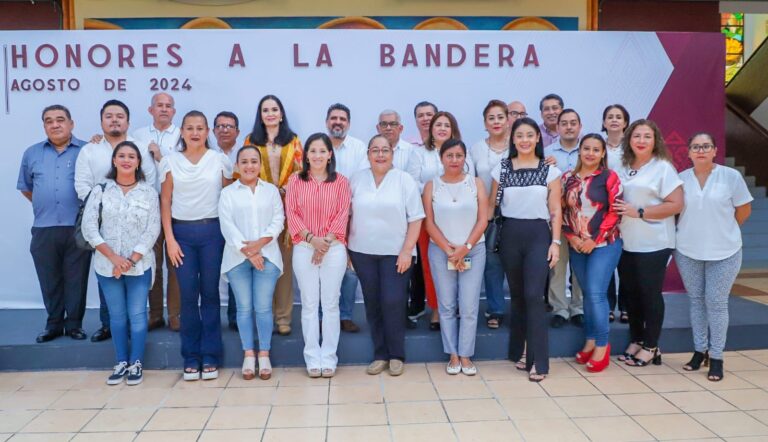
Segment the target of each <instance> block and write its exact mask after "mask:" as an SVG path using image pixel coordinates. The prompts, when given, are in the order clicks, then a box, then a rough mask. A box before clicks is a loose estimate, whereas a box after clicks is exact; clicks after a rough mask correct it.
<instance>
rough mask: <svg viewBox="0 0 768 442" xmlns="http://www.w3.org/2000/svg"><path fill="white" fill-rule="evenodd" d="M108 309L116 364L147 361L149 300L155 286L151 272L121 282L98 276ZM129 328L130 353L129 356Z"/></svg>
mask: <svg viewBox="0 0 768 442" xmlns="http://www.w3.org/2000/svg"><path fill="white" fill-rule="evenodd" d="M96 278H97V279H98V281H99V287H101V288H102V290H103V291H104V299H105V301H106V303H105V304H106V305H107V308H108V309H109V327H110V329H111V330H112V343H113V345H114V346H115V356H116V362H118V363H120V362H123V361H125V362H128V363H131V364H132V363H134V362H136V361H137V360H143V359H144V345H145V341H146V338H147V296H148V295H149V288H150V287H151V286H152V272H151V271H146V272H144V274H143V275H140V276H128V275H123V276H121V277H120V278H119V279H118V278H113V277H107V276H101V275H98V274H97V275H96ZM128 324H130V333H131V346H130V347H131V349H130V356H129V354H128Z"/></svg>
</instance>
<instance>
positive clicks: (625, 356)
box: [618, 342, 643, 362]
mask: <svg viewBox="0 0 768 442" xmlns="http://www.w3.org/2000/svg"><path fill="white" fill-rule="evenodd" d="M632 345H637V346H638V347H640V348H639V349H638V350H637V351H640V350H642V349H643V343H642V342H630V343H629V346H627V350H624V353H622V354H621V355H620V356H619V358H618V359H619V360H620V361H621V362H626V361H628V360H630V359H632V356H634V355H635V353H637V351H636V352H635V353H630V352H629V351H628V350H629V347H631V346H632Z"/></svg>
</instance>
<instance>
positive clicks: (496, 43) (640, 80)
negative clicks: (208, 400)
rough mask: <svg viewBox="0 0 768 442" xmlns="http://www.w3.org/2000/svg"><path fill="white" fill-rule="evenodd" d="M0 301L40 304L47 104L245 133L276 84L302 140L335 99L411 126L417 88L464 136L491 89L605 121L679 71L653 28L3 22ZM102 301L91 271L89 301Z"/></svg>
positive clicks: (359, 126) (90, 125)
mask: <svg viewBox="0 0 768 442" xmlns="http://www.w3.org/2000/svg"><path fill="white" fill-rule="evenodd" d="M0 46H2V57H3V58H2V66H3V71H2V76H3V87H2V95H0V109H1V112H0V131H1V133H2V137H3V139H4V140H5V141H4V142H3V144H4V147H5V152H6V156H5V159H4V161H2V162H0V170H2V173H1V175H0V176H2V185H0V206H1V207H2V208H3V209H2V211H3V213H4V214H5V215H4V216H3V221H2V229H3V234H2V235H0V245H1V246H2V247H0V250H2V251H3V252H2V253H0V308H41V307H42V300H41V296H40V289H39V286H38V282H37V277H36V275H35V270H34V267H33V264H32V259H31V256H30V254H29V241H30V227H31V225H32V209H31V206H30V204H29V202H28V201H27V200H26V199H24V198H23V197H22V195H21V194H20V193H19V192H18V191H16V190H15V189H16V180H17V176H18V168H19V164H20V161H21V156H22V153H23V152H24V150H25V149H26V148H27V147H28V146H30V145H31V144H33V143H36V142H39V141H41V140H43V139H44V137H45V135H44V132H43V127H42V123H41V119H40V112H41V110H42V109H43V108H44V107H45V106H47V105H50V104H63V105H65V106H67V107H68V108H69V109H70V110H71V111H72V115H73V119H74V121H75V135H76V136H77V137H79V138H81V139H86V140H87V139H89V138H90V137H91V135H93V134H96V133H100V132H101V130H100V124H99V109H100V107H101V105H102V104H103V103H104V102H105V101H106V100H108V99H112V98H117V99H119V100H122V101H124V102H125V103H126V104H127V105H128V106H129V108H130V109H131V131H133V130H135V129H137V128H139V127H142V126H146V125H148V124H150V122H151V120H150V116H149V114H148V112H147V107H148V106H149V104H150V98H151V96H152V94H154V93H156V92H161V91H165V92H168V93H170V94H171V95H172V96H173V97H174V98H175V101H176V109H177V114H176V121H175V122H176V123H177V124H179V123H180V119H181V116H182V115H183V114H184V113H185V112H187V111H189V110H192V109H197V110H201V111H203V112H204V113H205V114H206V115H208V117H209V122H211V121H210V119H212V118H213V116H214V115H215V114H216V113H217V112H219V111H222V110H229V111H233V112H235V113H236V114H237V115H238V116H239V117H240V126H241V141H242V139H243V138H244V137H245V135H247V134H248V133H249V132H250V128H251V127H252V125H253V121H254V118H255V108H256V105H257V103H258V101H259V99H260V98H261V97H262V96H264V95H266V94H275V95H277V96H278V97H280V98H281V99H282V101H283V104H284V105H285V108H286V114H287V117H288V120H289V121H290V124H291V126H292V128H293V129H294V131H295V132H297V133H298V134H299V136H300V138H301V139H302V140H304V139H305V138H306V137H307V136H308V135H309V134H310V133H312V132H316V131H324V130H325V123H324V120H325V115H326V109H327V108H328V106H329V105H331V104H333V103H336V102H341V103H344V104H346V105H347V106H349V108H350V109H351V111H352V115H351V128H350V134H351V135H353V136H355V137H357V138H361V139H363V140H366V141H367V139H368V138H369V137H370V136H371V135H373V134H374V133H375V125H376V122H377V116H378V113H379V112H380V111H381V110H383V109H388V108H391V109H395V110H397V111H398V112H400V114H401V116H402V119H403V123H404V125H405V133H404V134H405V135H410V136H413V135H416V134H417V133H418V132H417V130H416V128H415V123H414V120H413V106H414V104H415V103H417V102H419V101H421V100H429V101H432V102H434V103H435V104H437V106H438V107H439V108H440V109H441V110H448V111H451V112H452V113H454V114H455V115H456V117H457V119H458V121H459V126H460V128H461V132H462V135H463V137H464V140H465V142H467V144H468V145H469V144H470V143H474V142H475V141H477V140H479V139H481V138H483V137H484V136H485V131H484V128H483V118H482V110H483V107H484V106H485V104H486V103H487V102H488V101H489V100H490V99H494V98H498V99H501V100H504V101H507V102H508V101H512V100H519V101H522V102H523V103H525V104H526V106H527V108H528V112H529V113H530V114H531V116H532V117H534V118H537V119H539V118H540V115H539V110H538V103H539V99H540V98H541V97H542V96H544V95H546V94H548V93H552V92H554V93H558V94H560V95H561V96H562V97H563V98H564V99H565V105H566V107H572V108H575V109H577V110H578V111H579V113H580V114H581V116H582V120H583V122H584V128H585V130H592V131H594V130H599V128H600V119H601V113H602V110H603V108H604V107H605V106H606V105H607V104H611V103H622V104H624V105H625V106H626V107H627V108H628V109H629V112H630V114H631V115H632V117H633V118H635V117H643V116H647V115H648V114H649V113H650V112H651V109H652V108H653V106H654V104H655V103H656V101H657V99H658V98H659V96H660V94H661V93H662V90H663V88H664V86H665V84H666V83H667V81H668V79H669V77H670V75H671V74H672V72H673V64H672V62H671V61H670V59H669V57H668V55H667V52H666V51H665V48H664V47H663V45H662V44H661V42H660V39H659V37H658V35H657V34H655V33H623V32H622V33H596V32H501V31H500V32H489V31H459V32H456V31H361V30H225V31H218V30H210V31H201V30H195V31H192V30H172V31H109V32H106V31H104V32H96V31H58V32H57V31H50V32H40V31H30V32H0ZM96 303H98V300H97V295H96V292H95V278H93V277H92V278H91V287H90V290H89V303H88V305H89V306H94V305H95V304H96Z"/></svg>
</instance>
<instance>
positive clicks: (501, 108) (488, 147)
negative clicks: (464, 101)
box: [469, 100, 509, 329]
mask: <svg viewBox="0 0 768 442" xmlns="http://www.w3.org/2000/svg"><path fill="white" fill-rule="evenodd" d="M483 120H484V122H485V130H486V131H488V137H486V138H484V139H482V140H480V141H478V142H477V143H475V144H474V145H473V146H472V148H470V150H469V156H470V158H472V162H473V163H475V175H477V177H478V178H480V180H482V182H483V186H484V187H485V191H486V198H488V197H489V193H488V192H490V191H491V180H492V178H491V171H492V170H493V169H494V168H495V167H496V166H497V165H498V164H499V163H500V162H501V160H502V159H503V158H506V157H507V155H509V122H508V118H507V105H506V104H505V103H504V102H503V101H501V100H491V101H489V102H488V104H487V105H486V106H485V109H483ZM488 216H489V217H492V216H493V211H490V212H489V213H488ZM488 252H489V253H487V254H486V258H485V273H484V275H483V278H484V281H485V301H486V307H485V317H486V318H487V320H486V325H487V326H488V328H494V329H495V328H499V326H500V325H501V321H502V319H503V318H504V308H505V306H504V267H502V265H501V260H500V259H499V255H498V254H496V253H493V250H489V251H488Z"/></svg>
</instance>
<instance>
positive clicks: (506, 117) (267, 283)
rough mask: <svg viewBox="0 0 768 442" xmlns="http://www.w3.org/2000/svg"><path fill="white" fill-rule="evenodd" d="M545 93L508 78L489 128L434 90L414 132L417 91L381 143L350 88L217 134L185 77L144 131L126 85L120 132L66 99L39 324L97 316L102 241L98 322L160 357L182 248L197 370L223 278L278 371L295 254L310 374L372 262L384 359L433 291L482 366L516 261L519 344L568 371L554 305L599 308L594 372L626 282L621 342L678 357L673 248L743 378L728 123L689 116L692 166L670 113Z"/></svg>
mask: <svg viewBox="0 0 768 442" xmlns="http://www.w3.org/2000/svg"><path fill="white" fill-rule="evenodd" d="M539 110H540V111H541V117H542V121H543V122H542V123H541V124H539V123H537V122H536V121H534V120H533V119H531V118H529V116H528V114H527V111H526V108H525V106H524V105H523V104H522V103H520V102H516V101H515V102H512V103H509V104H507V103H505V102H503V101H500V100H491V101H490V102H489V103H488V104H487V106H486V107H485V108H484V109H483V112H482V117H483V119H484V123H485V128H486V130H487V136H486V137H485V138H483V139H481V140H480V141H478V142H477V143H475V144H473V145H472V146H471V147H470V148H467V146H466V144H465V143H464V141H463V140H462V135H461V132H460V130H459V125H458V122H457V121H456V118H455V117H454V116H453V115H452V114H451V113H450V112H446V111H438V108H437V106H435V105H434V104H432V103H429V102H420V103H418V104H417V105H416V106H415V108H414V118H415V122H416V126H417V128H418V131H419V136H418V137H416V139H414V140H411V142H409V141H406V140H404V139H403V138H402V132H403V123H402V121H401V117H400V115H399V114H398V112H396V111H394V110H391V109H386V110H383V111H382V112H381V113H380V115H379V118H378V122H377V124H376V129H377V134H376V135H374V136H373V137H372V138H370V140H369V141H368V142H367V144H366V143H364V142H363V141H361V140H358V139H356V138H353V137H352V136H350V135H349V134H348V131H349V127H350V123H351V111H350V109H349V108H348V107H347V106H345V105H343V104H338V103H337V104H333V105H331V106H330V107H329V108H328V111H327V114H326V127H327V132H326V133H314V134H312V135H310V136H309V137H307V138H306V140H305V141H304V143H302V142H301V141H300V139H299V137H298V135H296V133H295V132H294V131H293V130H292V129H291V127H290V125H289V123H288V118H287V114H286V111H285V108H284V107H283V104H282V102H281V101H280V99H279V98H278V97H276V96H274V95H267V96H265V97H263V98H262V99H261V100H260V101H259V104H258V107H257V110H256V118H255V121H254V124H253V127H252V129H251V131H250V133H249V134H248V136H247V137H246V138H245V142H244V143H243V145H242V147H238V146H237V144H238V143H237V139H238V136H239V134H240V129H239V120H238V117H237V116H236V115H235V114H234V113H232V112H228V111H223V112H220V113H219V114H217V115H216V117H215V118H214V120H213V130H212V133H213V137H211V136H210V132H211V131H210V129H209V123H208V119H207V117H206V116H205V115H204V114H203V113H201V112H199V111H194V110H193V111H190V112H188V113H186V114H185V115H184V117H183V118H182V120H181V124H180V126H178V127H177V126H175V125H174V124H173V117H174V116H175V107H174V101H173V97H171V96H170V95H168V94H166V93H159V94H156V95H154V96H153V97H152V100H151V104H150V107H149V109H148V111H149V113H150V114H151V115H152V118H153V122H152V124H151V125H150V126H148V127H145V128H141V129H139V130H137V131H134V132H133V136H130V135H128V128H129V121H130V111H129V109H128V107H127V106H126V105H125V104H124V103H122V102H120V101H118V100H109V101H107V102H106V103H104V105H103V106H102V108H101V126H102V129H103V133H102V134H99V135H96V136H93V137H92V138H91V139H90V142H88V143H86V142H84V141H81V140H79V139H77V138H75V137H74V136H73V135H72V132H73V129H74V122H73V120H72V117H71V115H70V112H69V110H68V109H67V108H66V107H64V106H61V105H52V106H49V107H47V108H45V109H44V110H43V113H42V119H43V125H44V129H45V133H46V140H45V141H43V142H40V143H38V144H35V145H33V146H31V147H30V148H28V149H27V151H26V152H25V153H24V157H23V159H22V164H21V169H20V173H19V180H18V185H17V188H18V189H19V190H20V191H21V192H22V193H23V194H24V195H25V196H26V197H27V198H28V199H29V200H30V201H31V202H32V206H33V210H34V215H35V219H34V224H33V227H32V243H31V246H30V251H31V253H32V257H33V259H34V262H35V267H36V270H37V274H38V279H39V282H40V286H41V290H42V293H43V300H44V303H45V306H46V309H47V311H48V321H47V324H46V328H45V330H44V331H43V332H42V333H41V334H40V335H39V336H38V337H37V341H38V342H46V341H50V340H52V339H55V338H57V337H58V336H61V335H63V334H66V335H68V336H70V337H72V338H73V339H85V338H86V337H87V336H86V334H85V332H84V331H83V329H82V319H83V314H84V309H85V292H86V287H87V281H88V273H89V268H90V264H91V257H92V256H93V268H94V271H95V273H96V277H97V280H98V287H99V297H100V301H101V309H100V316H101V318H100V319H101V323H102V326H101V328H100V329H99V330H97V331H96V333H95V334H94V335H92V337H91V340H93V341H100V340H105V339H109V338H110V337H111V338H112V340H113V342H114V348H115V353H116V359H115V360H116V365H115V367H114V370H113V373H112V374H111V375H110V376H109V378H108V380H107V382H108V383H109V384H119V383H122V382H123V380H125V382H126V383H127V384H129V385H135V384H138V383H140V382H141V381H142V378H143V372H142V360H143V358H144V347H145V341H146V335H147V331H148V330H152V329H155V328H159V327H163V326H164V325H165V319H164V317H163V305H164V299H163V293H164V285H165V284H164V283H163V274H164V272H163V263H164V262H165V263H166V267H167V278H166V279H167V290H166V292H167V296H166V299H167V306H168V325H169V327H170V328H171V329H172V330H178V331H179V332H180V337H181V353H182V357H183V365H184V372H183V377H184V379H185V380H189V381H193V380H197V379H215V378H216V377H217V376H218V369H219V367H220V364H221V356H222V337H221V319H220V318H221V317H220V301H219V284H220V280H223V281H226V283H227V284H228V291H229V312H228V317H229V321H230V327H231V328H233V329H236V330H237V331H238V333H239V335H240V339H241V343H242V350H243V365H242V376H243V377H244V378H245V379H253V378H255V377H256V376H258V377H259V378H261V379H269V378H270V376H271V374H272V366H271V361H270V357H269V354H270V348H271V336H272V333H273V330H274V329H275V328H276V329H277V330H276V331H277V332H278V333H279V334H282V335H285V334H289V333H291V322H290V321H291V314H292V307H293V280H294V277H295V280H296V282H297V284H298V287H297V288H298V289H299V292H300V295H301V306H302V309H301V329H302V333H303V338H304V361H305V364H306V369H307V374H308V376H309V377H332V376H334V374H335V371H336V366H337V362H338V358H337V355H336V350H337V346H338V342H339V336H340V332H341V331H345V332H357V331H359V327H358V326H357V324H355V323H354V321H353V320H352V308H353V306H354V302H355V296H356V292H357V286H358V283H359V285H360V286H361V289H362V294H363V299H364V304H365V315H366V319H367V322H368V325H369V328H370V333H371V339H372V341H373V353H374V354H373V361H372V362H371V364H370V365H369V366H368V367H367V372H368V373H369V374H372V375H375V374H379V373H381V372H384V371H385V370H386V371H388V372H389V374H391V375H393V376H397V375H400V374H402V373H403V370H404V361H405V359H406V352H405V330H406V328H408V327H415V326H416V325H417V323H418V319H419V318H420V317H421V316H422V315H424V313H425V312H426V305H428V306H429V307H430V308H431V310H432V316H431V319H430V329H432V330H439V331H440V333H441V336H442V343H443V350H444V352H445V353H446V354H447V355H448V364H447V366H446V371H447V373H449V374H451V375H457V374H459V373H463V374H465V375H468V376H472V375H475V374H476V373H477V368H476V366H475V365H474V364H473V362H472V357H473V355H474V350H475V336H476V333H477V324H478V317H479V316H480V312H479V306H480V293H481V291H482V290H483V285H484V286H485V289H484V291H485V294H486V299H487V304H486V311H485V312H484V314H485V319H486V325H487V326H488V327H489V328H498V327H499V326H500V325H501V324H502V322H503V319H504V316H505V310H506V308H505V297H504V293H505V291H504V280H505V279H506V280H507V282H508V284H509V289H510V290H509V293H510V297H511V309H510V311H509V314H510V317H509V326H510V342H509V358H510V359H511V360H513V361H515V362H516V364H515V366H516V368H518V369H520V370H525V371H527V372H528V377H529V380H531V381H535V382H539V381H541V380H543V379H545V378H546V376H547V374H548V372H549V350H548V323H549V325H550V326H552V327H561V326H563V325H564V324H565V323H566V322H567V321H569V320H570V322H572V323H573V324H575V325H577V326H583V327H584V329H585V343H584V346H583V348H582V349H581V350H580V351H578V352H577V353H576V362H578V363H580V364H585V366H586V369H587V370H588V371H591V372H599V371H602V370H604V369H605V368H606V367H607V366H608V364H609V360H610V354H611V348H610V343H609V331H610V325H609V322H610V321H612V320H613V318H614V313H613V309H614V307H615V305H616V304H618V306H619V311H620V319H621V320H622V321H623V322H625V321H628V322H629V329H630V337H631V343H630V345H629V346H628V347H627V348H626V350H625V351H624V352H623V354H622V355H621V356H619V359H620V360H622V361H624V362H625V363H626V364H628V365H632V366H637V367H642V366H645V365H648V364H650V363H654V364H659V363H661V352H660V350H659V338H660V334H661V328H662V322H663V319H664V299H663V297H662V284H663V280H664V274H665V270H666V267H667V263H668V260H669V258H670V255H671V254H672V252H673V250H674V254H675V259H676V261H677V263H678V267H679V269H680V272H681V275H682V277H683V282H684V284H685V287H686V289H687V291H688V293H689V296H690V300H691V324H692V327H693V335H694V347H695V353H694V355H693V357H692V358H691V361H690V362H689V363H688V364H686V365H685V367H684V368H685V369H686V370H697V369H699V368H700V367H701V366H702V364H707V363H708V364H709V375H708V377H709V379H710V380H712V381H717V380H720V379H722V378H723V349H724V346H725V338H726V332H727V328H728V304H727V302H728V296H729V292H730V288H731V286H732V285H733V282H734V280H735V278H736V275H737V273H738V270H739V267H740V264H741V234H740V230H739V225H740V224H741V223H743V222H744V221H745V220H746V219H747V217H748V216H749V213H750V201H751V200H752V198H751V196H750V194H749V191H748V189H747V187H746V184H745V182H744V180H743V178H742V177H741V175H739V174H738V172H736V171H735V170H732V169H729V168H726V167H723V166H720V165H718V164H716V163H715V162H714V159H715V156H716V153H717V147H716V144H715V141H714V139H713V137H712V136H711V135H709V134H707V133H698V134H694V135H693V136H692V137H691V139H690V140H689V142H688V148H689V156H690V159H691V160H692V163H693V167H692V168H690V169H688V170H685V171H684V172H682V173H680V174H679V175H678V173H677V171H676V169H675V167H674V165H673V164H672V160H671V156H670V154H669V152H668V151H667V148H666V146H665V143H664V139H663V137H662V134H661V132H660V130H659V128H658V127H657V126H656V124H655V123H654V122H653V121H650V120H646V119H640V120H636V121H634V122H631V123H630V118H629V114H628V112H627V110H626V109H625V108H624V106H622V105H619V104H614V105H610V106H608V107H606V108H605V111H604V112H603V121H602V126H603V127H602V130H603V131H604V132H605V136H603V135H600V134H597V133H590V134H582V122H581V118H580V116H579V114H578V113H577V112H576V111H575V110H574V109H570V108H565V106H564V103H563V100H562V98H561V97H559V96H557V95H555V94H550V95H547V96H545V97H544V98H543V99H542V100H541V101H540V103H539ZM676 216H679V220H678V221H677V224H676V222H675V217H676ZM78 236H82V238H83V240H84V241H78V240H77V237H78ZM705 238H706V239H707V241H706V242H705V241H702V240H703V239H705ZM83 242H85V243H86V244H85V245H83V244H82V243H83ZM294 270H295V271H294ZM425 301H426V302H425ZM147 302H149V309H147ZM547 304H549V305H550V306H551V307H552V311H553V315H552V317H551V318H549V319H548V318H547V308H546V307H547ZM255 337H257V339H255ZM256 345H258V349H257V348H256Z"/></svg>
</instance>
